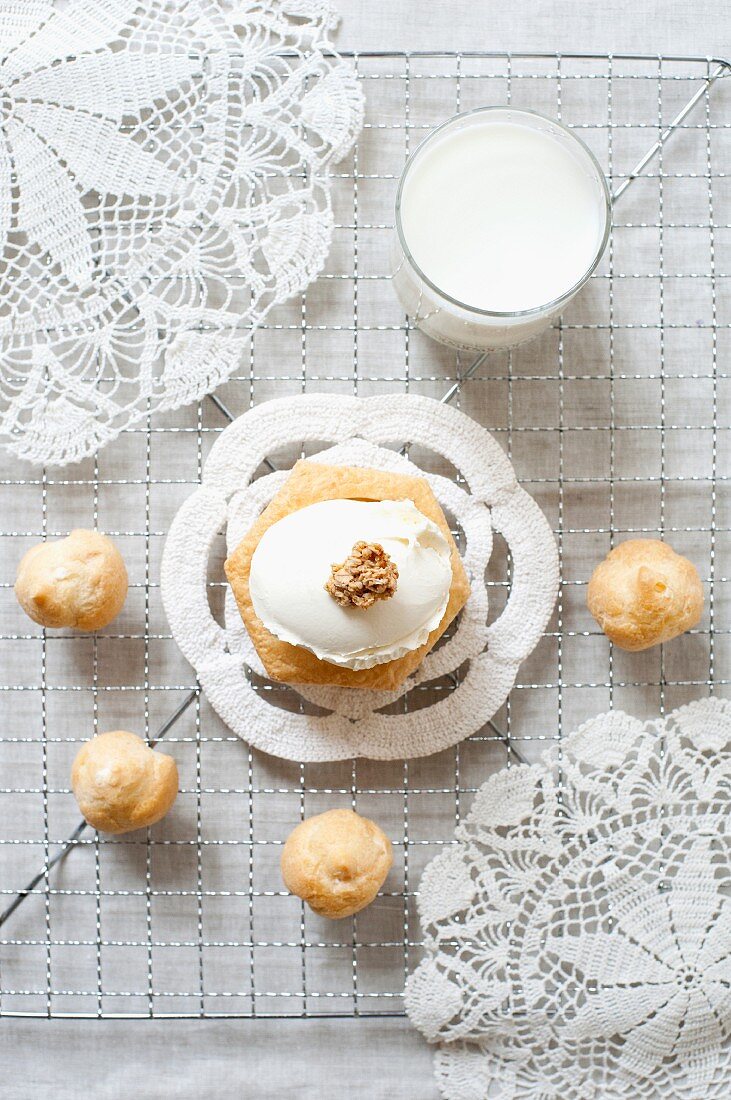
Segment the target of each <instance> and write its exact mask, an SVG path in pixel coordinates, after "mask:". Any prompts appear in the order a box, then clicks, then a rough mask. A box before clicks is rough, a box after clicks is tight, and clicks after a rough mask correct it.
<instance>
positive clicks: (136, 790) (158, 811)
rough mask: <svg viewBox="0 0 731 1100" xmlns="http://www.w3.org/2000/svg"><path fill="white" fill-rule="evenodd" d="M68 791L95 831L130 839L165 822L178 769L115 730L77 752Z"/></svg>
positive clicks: (137, 740)
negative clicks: (131, 834)
mask: <svg viewBox="0 0 731 1100" xmlns="http://www.w3.org/2000/svg"><path fill="white" fill-rule="evenodd" d="M71 786H72V788H73V792H74V795H75V797H76V801H77V802H78V804H79V809H80V810H81V812H82V814H83V815H84V817H85V818H86V820H87V821H88V822H89V824H90V825H91V826H93V828H95V829H99V830H100V831H101V832H103V833H128V832H130V831H131V830H132V829H142V828H144V827H145V826H146V825H154V824H155V822H156V821H159V820H160V818H161V817H164V816H165V814H166V813H167V812H168V810H169V809H170V807H171V806H172V804H173V802H174V801H175V798H176V796H177V793H178V768H177V765H176V763H175V761H174V760H173V758H172V756H166V755H165V754H164V753H162V752H155V750H154V749H151V748H150V746H149V745H148V744H147V742H146V741H145V740H144V739H143V738H142V737H138V736H137V734H135V733H126V732H125V731H124V730H113V731H112V732H111V733H100V734H99V736H98V737H93V738H92V739H91V741H87V742H86V744H85V745H84V746H83V747H82V748H81V749H80V750H79V752H78V753H77V756H76V759H75V760H74V764H73V767H72V769H71Z"/></svg>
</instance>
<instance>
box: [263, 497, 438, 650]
mask: <svg viewBox="0 0 731 1100" xmlns="http://www.w3.org/2000/svg"><path fill="white" fill-rule="evenodd" d="M359 542H365V543H369V544H377V545H378V546H379V547H382V549H383V551H384V552H385V554H386V555H388V558H389V559H390V561H391V562H392V563H393V565H394V566H395V567H396V570H397V571H398V582H397V584H396V588H395V591H393V592H392V593H391V594H390V595H389V596H388V598H386V599H377V600H375V601H374V602H373V603H372V604H371V605H370V606H368V607H366V608H364V607H362V606H356V605H348V604H347V603H346V604H345V605H343V604H341V603H339V602H338V601H337V600H336V599H334V598H333V597H332V596H331V594H330V593H329V592H328V590H327V588H326V584H327V582H328V579H329V578H330V577H331V576H332V569H333V565H334V564H337V563H343V562H344V561H346V559H348V558H349V556H351V554H352V551H353V547H354V546H355V545H356V544H357V543H359ZM451 583H452V567H451V562H450V548H449V545H448V543H447V540H446V539H445V538H444V535H443V534H442V533H441V531H440V530H439V528H438V527H437V525H436V524H435V523H433V522H432V521H431V520H430V519H427V517H426V516H425V515H423V514H422V513H421V512H420V511H419V510H418V508H417V507H416V505H415V504H414V503H413V501H411V500H381V501H362V500H327V501H321V502H320V503H318V504H311V505H309V506H308V507H307V508H301V509H300V510H299V511H297V512H292V513H291V514H290V515H288V516H285V517H284V518H283V519H281V520H279V521H278V522H277V523H275V524H273V525H272V526H271V527H270V528H269V529H268V530H267V531H266V532H265V533H264V535H263V536H262V539H261V541H260V543H259V545H258V546H257V548H256V551H255V552H254V555H253V557H252V560H251V574H250V577H249V589H250V593H251V600H252V603H253V605H254V610H255V612H256V614H257V615H258V617H259V618H260V619H261V621H262V622H263V624H264V626H265V627H266V628H267V630H268V631H269V632H270V633H271V634H274V635H276V637H277V638H280V639H281V640H282V641H284V642H289V643H291V644H292V645H298V646H303V647H304V648H305V649H309V650H310V651H311V652H312V653H314V654H315V656H316V657H319V658H320V660H323V661H329V662H330V663H331V664H335V665H341V666H343V667H345V668H352V669H363V668H371V667H372V666H373V665H378V664H383V663H385V662H386V661H393V660H396V659H397V658H398V657H402V656H403V655H404V654H405V653H408V652H409V651H410V650H413V649H418V648H419V646H421V645H423V644H424V642H425V641H426V640H427V638H428V636H429V634H430V633H431V631H432V630H434V629H435V627H437V626H438V625H439V623H440V622H441V619H442V616H443V615H444V611H445V608H446V606H447V601H448V599H449V590H450V586H451Z"/></svg>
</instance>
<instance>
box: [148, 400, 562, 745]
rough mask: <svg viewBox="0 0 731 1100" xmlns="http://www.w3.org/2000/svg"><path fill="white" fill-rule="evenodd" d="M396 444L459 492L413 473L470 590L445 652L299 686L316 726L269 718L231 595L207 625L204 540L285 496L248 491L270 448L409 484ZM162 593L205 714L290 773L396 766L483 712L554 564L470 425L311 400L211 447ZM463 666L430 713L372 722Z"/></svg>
mask: <svg viewBox="0 0 731 1100" xmlns="http://www.w3.org/2000/svg"><path fill="white" fill-rule="evenodd" d="M405 441H410V442H411V443H416V444H419V445H421V446H423V447H426V448H428V449H430V450H431V451H434V452H437V453H438V454H439V455H441V456H443V457H444V458H446V459H447V460H448V461H449V462H450V463H451V464H452V465H453V466H454V467H456V469H457V470H458V471H459V472H460V474H461V476H462V479H463V485H464V487H462V486H460V485H457V484H456V483H455V482H453V481H450V480H448V479H447V478H444V477H440V476H436V475H433V474H423V475H422V476H424V477H426V478H427V480H428V481H429V483H430V485H431V487H432V489H433V490H434V493H435V495H436V497H437V499H438V500H439V502H440V504H441V505H442V507H443V508H444V511H445V513H446V514H448V515H450V516H451V517H452V518H453V519H454V520H455V521H456V523H457V524H458V525H459V527H460V528H461V531H462V532H463V537H464V544H465V545H464V549H463V559H464V564H465V567H466V569H467V572H468V575H469V577H470V582H471V585H472V594H471V596H470V598H469V600H468V602H467V605H466V607H465V609H464V610H463V612H462V613H461V616H460V617H459V619H458V620H457V625H456V628H455V630H454V632H453V634H452V636H451V637H450V638H449V640H448V641H446V642H444V643H443V644H441V645H439V646H438V647H437V648H435V649H434V650H433V651H432V652H431V653H430V654H428V656H427V657H426V659H425V660H424V661H423V662H422V664H421V666H420V668H419V669H418V670H417V672H416V673H415V675H414V676H413V677H411V678H410V679H409V680H408V681H407V682H406V683H405V684H404V685H403V686H402V687H401V688H400V689H398V690H396V691H390V692H380V691H379V692H377V691H367V690H366V691H364V690H358V689H353V688H334V687H315V686H308V687H299V688H297V692H298V695H299V697H300V699H302V700H306V701H307V703H309V704H311V705H310V706H309V708H304V709H305V711H307V710H309V711H313V710H316V712H315V713H307V712H304V713H298V712H297V708H296V707H295V708H294V709H292V708H291V707H290V709H288V710H285V709H282V708H281V707H279V706H277V705H274V702H271V701H269V700H268V697H267V696H270V697H271V693H267V692H266V691H263V692H262V691H259V690H257V689H256V688H255V687H254V686H252V682H251V677H250V675H249V670H251V671H252V672H254V673H256V674H257V676H259V677H264V676H265V671H264V668H263V666H262V663H261V661H260V659H259V657H258V655H257V653H256V651H255V649H254V647H253V645H252V644H251V641H250V639H249V635H248V633H247V631H246V628H245V627H244V625H243V623H242V621H241V616H240V615H239V612H238V609H237V607H236V604H235V601H234V599H233V595H232V593H231V592H230V590H227V597H226V610H225V626H221V625H219V624H218V623H217V622H216V621H215V619H214V618H213V615H212V614H211V610H210V606H209V602H208V593H207V588H206V581H207V576H208V563H209V557H210V553H211V547H212V544H213V541H214V539H215V537H216V535H217V533H218V532H219V531H220V530H222V529H225V531H226V540H227V545H228V549H229V552H230V551H231V550H233V549H234V547H235V546H237V545H238V543H239V542H240V541H241V538H242V537H243V535H244V534H245V533H246V531H247V530H248V529H249V528H250V527H251V525H252V524H253V523H254V521H255V519H256V518H257V516H258V515H259V513H260V512H261V511H262V509H263V508H264V507H265V506H266V505H267V504H268V502H269V501H270V500H271V499H272V497H273V496H274V494H275V493H276V491H277V490H278V489H279V488H280V486H281V485H282V484H283V482H284V481H285V479H286V478H287V476H288V473H289V471H288V470H282V471H278V472H276V473H271V474H267V475H265V476H262V477H260V478H258V479H257V478H256V473H257V471H258V468H259V467H260V465H261V463H262V461H263V459H264V458H265V457H266V456H267V455H270V454H273V453H274V452H276V451H277V450H278V449H280V448H282V447H284V446H286V445H291V444H297V445H299V444H300V443H320V444H323V445H326V444H334V446H331V447H330V448H329V449H326V450H322V451H320V452H318V453H317V455H315V456H314V461H321V462H325V463H329V464H334V465H338V464H340V465H351V466H370V467H373V468H376V469H382V470H393V471H395V472H401V473H406V474H421V473H422V471H420V470H418V469H417V467H416V466H414V464H413V463H412V462H410V461H409V459H408V458H406V457H405V456H404V455H402V454H398V453H397V452H396V451H394V450H390V449H388V446H387V445H388V444H391V445H393V444H396V445H400V444H402V443H404V442H405ZM493 530H496V531H499V532H501V533H502V535H503V536H504V538H505V540H506V542H507V545H508V548H509V551H510V554H511V558H512V578H511V589H510V596H509V599H508V603H507V606H506V608H505V610H504V611H503V613H502V614H501V615H500V617H499V618H498V619H497V620H496V621H495V622H493V623H491V624H490V625H489V626H488V600H487V586H486V582H485V570H486V568H487V564H488V561H489V559H490V554H491V551H492V532H493ZM161 582H162V599H163V603H164V605H165V610H166V613H167V616H168V619H169V621H170V626H171V629H172V633H173V637H174V638H175V640H176V641H177V643H178V645H179V646H180V648H181V650H182V651H183V653H184V655H185V656H186V657H187V658H188V660H189V661H190V662H191V664H192V665H193V666H194V668H195V669H196V672H197V673H198V677H199V680H200V683H201V686H202V687H203V689H204V691H205V692H206V695H207V696H208V698H209V700H210V702H211V704H212V705H213V707H214V708H215V709H216V710H217V711H218V713H219V714H220V716H221V717H222V718H223V720H224V721H225V722H226V723H227V725H228V726H230V728H231V729H232V730H233V731H234V732H235V733H237V734H238V735H239V736H240V737H243V738H244V739H245V740H246V741H249V742H250V743H251V744H252V745H255V746H257V747H258V748H261V749H264V750H265V751H266V752H270V753H273V754H275V755H276V756H284V757H287V758H288V759H291V760H340V759H346V758H349V757H353V756H368V757H372V758H380V759H399V758H403V757H410V756H424V755H427V754H429V753H433V752H438V751H439V750H441V749H444V748H446V747H447V746H449V745H453V744H455V743H456V742H457V741H460V740H462V738H464V737H467V736H469V735H470V734H471V733H474V732H475V731H476V730H478V729H480V728H481V727H482V726H483V725H484V723H485V722H487V721H488V720H489V719H490V718H491V717H492V716H493V715H494V714H495V712H496V711H497V710H498V708H499V707H500V706H501V705H502V703H503V702H504V701H505V698H506V697H507V695H508V692H509V691H510V689H511V687H512V686H513V682H514V680H515V676H516V673H517V671H518V667H519V665H520V663H521V661H522V660H524V658H525V657H526V656H527V655H528V654H529V653H530V652H531V650H532V649H533V648H534V646H535V645H536V643H537V642H538V640H539V638H540V637H541V634H542V633H543V629H544V627H545V625H546V623H547V621H548V619H549V617H550V614H551V611H552V609H553V605H554V603H555V599H556V591H557V586H558V558H557V553H556V544H555V541H554V538H553V535H552V533H551V530H550V528H549V526H548V523H547V522H546V520H545V518H544V516H543V514H542V512H541V511H540V509H539V508H538V506H537V505H536V504H535V502H534V501H533V500H532V499H531V497H529V496H528V494H527V493H526V492H524V490H523V489H521V488H520V486H519V485H518V484H517V482H516V479H515V473H514V471H513V468H512V466H511V464H510V462H509V461H508V459H507V458H506V456H505V454H504V453H503V451H502V450H501V448H500V447H499V446H498V444H497V443H496V442H495V440H494V439H493V438H492V436H491V435H490V434H489V432H487V431H486V430H485V429H484V428H482V427H480V425H479V424H477V423H476V422H475V421H474V420H471V419H470V418H469V417H467V416H465V415H464V414H463V413H460V412H457V411H456V410H455V409H452V408H449V407H448V406H445V405H443V404H440V403H439V402H437V401H433V400H431V399H430V398H426V397H417V396H410V395H406V394H401V395H398V396H388V397H386V396H383V397H369V398H364V399H361V398H355V397H339V396H330V395H324V394H314V395H306V396H299V397H289V398H283V399H281V400H275V401H269V402H266V403H265V404H263V405H259V406H258V407H256V408H254V409H252V410H251V411H250V412H248V413H246V414H245V415H244V416H241V417H239V419H238V420H236V421H234V423H233V424H231V425H230V427H228V428H226V430H225V431H224V432H223V433H222V434H221V436H220V438H219V439H218V441H217V442H216V444H215V446H214V447H213V449H212V451H211V454H210V456H209V458H208V460H207V462H206V464H205V469H204V471H203V479H202V486H201V488H200V489H199V490H198V491H197V492H195V493H194V494H193V495H192V496H191V497H189V498H188V500H187V501H186V502H185V504H183V506H182V508H181V509H180V511H179V512H178V514H177V516H176V517H175V520H174V521H173V525H172V527H171V529H170V534H169V536H168V539H167V543H166V546H165V552H164V555H163V562H162V577H161ZM466 663H468V667H467V669H466V671H464V674H463V675H461V676H459V677H455V679H456V681H457V682H456V686H455V687H454V690H452V691H446V692H442V693H441V697H440V701H439V702H437V703H433V704H432V705H430V706H422V707H421V709H413V710H410V711H408V712H407V709H406V707H404V708H403V709H402V708H401V707H399V708H393V709H394V710H395V711H397V712H396V713H391V712H389V713H384V712H383V711H384V708H387V707H391V706H392V705H393V704H394V703H395V702H396V701H397V700H398V699H401V698H402V697H404V696H406V695H408V693H409V692H412V691H413V689H414V688H416V687H417V686H418V685H426V684H428V683H429V682H431V681H433V680H435V679H437V678H439V677H444V676H448V675H450V674H453V673H456V672H457V670H459V669H461V668H462V666H463V665H465V664H466ZM288 690H291V689H288ZM279 694H281V692H280V693H279ZM293 694H294V693H293V692H292V695H293Z"/></svg>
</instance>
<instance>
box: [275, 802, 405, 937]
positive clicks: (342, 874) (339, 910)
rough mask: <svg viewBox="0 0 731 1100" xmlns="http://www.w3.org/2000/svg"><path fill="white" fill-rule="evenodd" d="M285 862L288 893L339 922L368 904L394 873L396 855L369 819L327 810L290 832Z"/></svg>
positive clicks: (352, 812)
mask: <svg viewBox="0 0 731 1100" xmlns="http://www.w3.org/2000/svg"><path fill="white" fill-rule="evenodd" d="M281 863H282V877H283V878H284V884H285V886H286V887H287V889H288V890H289V891H290V892H291V893H293V894H296V895H297V896H298V897H300V898H302V899H303V900H304V901H306V902H307V904H308V905H309V906H310V908H311V909H313V910H314V912H315V913H319V914H320V916H323V917H330V918H331V919H333V920H337V919H339V918H340V917H349V916H351V915H352V914H353V913H357V912H359V910H361V909H365V907H366V905H370V903H371V902H372V901H373V899H374V898H375V896H376V894H377V893H378V891H379V890H380V888H381V886H383V883H384V881H385V879H386V875H387V874H388V872H389V870H390V868H391V864H392V863H393V850H392V848H391V842H390V840H389V839H388V837H387V836H386V834H385V833H384V832H383V831H382V830H381V829H379V827H378V826H377V825H376V824H375V823H374V822H373V821H370V820H369V819H368V818H367V817H361V816H360V814H357V813H355V812H354V811H353V810H345V809H342V810H328V811H327V812H326V813H324V814H317V816H316V817H308V818H307V820H306V821H303V822H302V823H301V824H300V825H298V826H297V828H296V829H294V830H293V832H291V833H290V835H289V837H288V839H287V842H286V844H285V845H284V848H283V850H282V861H281Z"/></svg>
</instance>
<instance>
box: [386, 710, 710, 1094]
mask: <svg viewBox="0 0 731 1100" xmlns="http://www.w3.org/2000/svg"><path fill="white" fill-rule="evenodd" d="M730 797H731V703H729V701H727V700H716V699H706V700H703V701H700V702H697V703H693V704H691V705H689V706H687V707H683V708H682V709H680V710H678V711H676V712H675V713H674V714H671V715H670V717H669V718H667V720H665V721H660V720H658V721H653V722H646V723H642V722H639V721H637V720H635V719H633V718H630V717H628V716H627V715H625V714H622V713H619V712H616V713H613V714H607V715H604V716H602V717H599V718H596V719H594V720H593V721H591V722H588V723H587V724H586V725H584V726H583V727H582V728H581V729H580V730H578V732H577V733H575V734H573V735H572V736H571V737H569V738H568V739H567V740H566V742H565V743H564V744H563V747H562V748H560V749H559V748H558V747H557V748H554V749H552V750H551V751H550V752H548V753H546V754H545V756H544V758H543V762H542V763H541V764H538V765H535V766H533V767H515V768H510V769H508V770H506V771H503V772H501V773H499V774H498V775H495V776H493V777H492V778H491V779H489V780H488V782H487V783H485V785H484V786H483V787H482V788H481V790H480V791H479V793H478V794H477V797H476V799H475V802H474V806H473V808H472V811H471V813H470V815H469V817H468V818H467V820H466V821H465V823H464V824H463V825H462V826H461V827H460V828H459V829H458V831H457V839H458V842H459V843H458V844H457V845H456V846H455V847H454V848H452V849H450V850H448V851H447V852H445V853H443V854H442V855H440V856H439V857H437V859H435V860H434V861H433V862H432V863H431V864H430V865H429V866H428V867H427V869H426V871H425V872H424V875H423V878H422V881H421V888H420V899H419V907H420V913H421V921H422V926H423V930H424V933H425V936H426V946H427V952H428V957H427V959H426V960H425V961H424V962H422V963H421V965H420V966H419V967H418V969H417V970H416V971H415V972H414V974H413V975H412V976H411V978H410V980H409V982H408V983H407V989H406V1005H407V1010H408V1013H409V1015H410V1017H411V1020H412V1021H413V1023H414V1024H415V1025H416V1026H417V1027H418V1028H419V1029H420V1030H421V1031H423V1032H424V1034H425V1035H426V1037H427V1038H428V1039H429V1040H431V1041H434V1042H439V1043H440V1044H441V1046H440V1047H439V1050H438V1053H437V1055H436V1060H435V1065H436V1073H437V1079H438V1083H439V1086H440V1089H441V1091H442V1095H443V1096H445V1097H448V1098H449V1100H487V1098H488V1097H490V1098H493V1097H494V1098H496V1100H641V1098H645V1100H660V1098H663V1100H727V1098H728V1096H729V1090H730V1085H729V1082H731V1047H730V1045H729V1037H730V1034H731V957H730V952H731V842H730V840H729V828H728V823H729V808H730V807H731V801H730Z"/></svg>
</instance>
